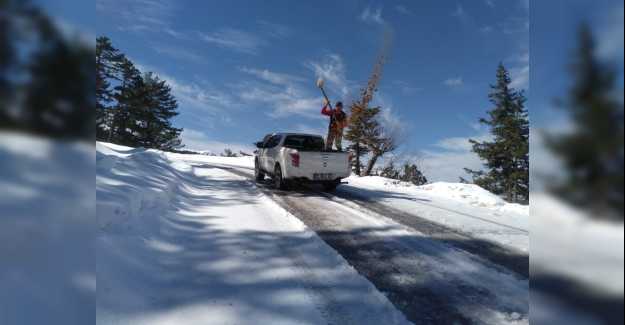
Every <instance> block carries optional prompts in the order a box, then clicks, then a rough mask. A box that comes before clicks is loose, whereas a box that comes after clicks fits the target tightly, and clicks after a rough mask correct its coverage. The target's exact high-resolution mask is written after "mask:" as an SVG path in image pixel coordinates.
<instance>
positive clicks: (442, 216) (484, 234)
mask: <svg viewBox="0 0 625 325" xmlns="http://www.w3.org/2000/svg"><path fill="white" fill-rule="evenodd" d="M186 159H192V160H197V161H198V162H199V161H201V162H207V163H217V164H223V165H228V166H235V167H241V168H248V169H251V168H253V166H254V161H253V158H252V157H241V158H224V157H201V156H193V158H190V157H189V156H187V158H186ZM346 181H347V182H348V183H349V184H347V185H342V186H340V187H339V191H341V192H343V193H349V194H355V195H358V196H360V197H365V198H370V199H373V200H375V201H376V202H379V203H383V204H386V205H389V206H391V207H393V208H395V209H399V210H402V211H405V212H408V213H411V214H415V215H417V216H419V217H421V218H425V219H428V220H430V221H433V222H436V223H439V224H442V225H445V226H447V227H449V228H452V229H456V230H459V231H462V232H464V233H467V234H469V235H471V236H473V237H475V238H480V239H485V240H489V241H492V242H494V243H497V244H500V245H504V246H507V247H510V248H512V249H516V250H518V251H521V252H524V253H526V254H527V253H529V206H527V205H520V204H510V203H507V202H505V201H504V200H502V199H501V198H500V197H498V196H496V195H494V194H492V193H490V192H488V191H486V190H484V189H483V188H481V187H479V186H477V185H473V184H461V183H442V182H439V183H433V184H428V185H425V186H415V185H413V184H410V183H406V182H400V181H396V180H392V179H388V178H384V177H378V176H368V177H356V176H351V177H349V178H348V179H346Z"/></svg>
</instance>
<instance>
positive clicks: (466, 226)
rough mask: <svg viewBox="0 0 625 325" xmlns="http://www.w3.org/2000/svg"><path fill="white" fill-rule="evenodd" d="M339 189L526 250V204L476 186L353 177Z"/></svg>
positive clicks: (527, 241) (527, 229)
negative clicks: (415, 183)
mask: <svg viewBox="0 0 625 325" xmlns="http://www.w3.org/2000/svg"><path fill="white" fill-rule="evenodd" d="M347 181H348V182H349V184H347V185H344V186H341V187H340V188H339V190H340V191H344V192H347V193H353V194H357V195H359V196H363V197H367V198H371V199H374V200H376V201H378V202H381V203H385V204H387V205H389V206H392V207H393V208H396V209H400V210H403V211H406V212H408V213H411V214H414V215H417V216H419V217H421V218H425V219H428V220H430V221H433V222H436V223H439V224H442V225H445V226H447V227H450V228H453V229H457V230H460V231H462V232H464V233H468V234H470V235H471V236H472V237H475V238H480V239H486V240H490V241H492V242H495V243H498V244H501V245H505V246H508V247H511V248H514V249H517V250H520V251H523V252H526V253H528V252H529V207H528V206H522V205H519V204H510V203H506V202H505V201H503V200H502V199H501V198H500V197H498V196H496V195H494V194H492V193H490V192H488V191H486V190H484V189H482V188H481V187H479V186H477V185H472V184H461V183H433V184H428V185H424V186H415V185H412V184H409V183H405V182H399V181H395V180H391V179H388V178H383V177H378V176H369V177H356V176H352V177H350V178H348V179H347Z"/></svg>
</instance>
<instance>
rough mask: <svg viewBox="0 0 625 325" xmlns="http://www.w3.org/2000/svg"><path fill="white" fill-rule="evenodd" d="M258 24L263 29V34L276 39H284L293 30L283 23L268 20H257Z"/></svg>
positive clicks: (291, 33)
mask: <svg viewBox="0 0 625 325" xmlns="http://www.w3.org/2000/svg"><path fill="white" fill-rule="evenodd" d="M258 24H259V25H260V27H261V29H262V30H263V32H264V34H266V35H268V36H270V37H272V38H277V39H284V38H287V37H289V36H291V35H293V30H292V29H291V28H289V27H287V26H285V25H282V24H278V23H274V22H269V21H266V20H259V21H258Z"/></svg>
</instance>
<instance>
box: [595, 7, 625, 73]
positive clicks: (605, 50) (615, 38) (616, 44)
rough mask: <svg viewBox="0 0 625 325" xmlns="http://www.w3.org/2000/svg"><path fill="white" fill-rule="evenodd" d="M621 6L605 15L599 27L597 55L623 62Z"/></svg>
mask: <svg viewBox="0 0 625 325" xmlns="http://www.w3.org/2000/svg"><path fill="white" fill-rule="evenodd" d="M623 26H624V23H623V5H622V4H621V5H620V7H618V8H615V9H614V10H612V11H611V12H610V13H608V14H605V19H604V22H603V24H602V26H600V27H599V32H598V44H597V54H598V55H599V56H600V57H601V58H604V59H610V60H613V59H617V60H620V61H622V60H623Z"/></svg>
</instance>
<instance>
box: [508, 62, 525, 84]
mask: <svg viewBox="0 0 625 325" xmlns="http://www.w3.org/2000/svg"><path fill="white" fill-rule="evenodd" d="M510 74H511V77H512V82H511V83H510V86H512V87H513V88H516V89H528V88H529V82H530V66H529V64H526V65H524V66H522V67H520V68H514V69H510Z"/></svg>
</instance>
